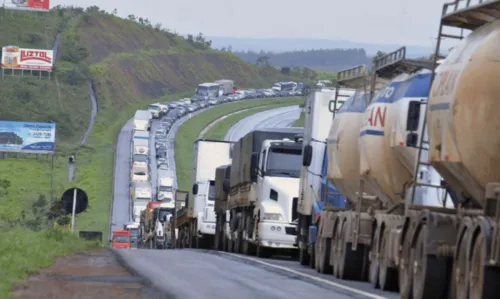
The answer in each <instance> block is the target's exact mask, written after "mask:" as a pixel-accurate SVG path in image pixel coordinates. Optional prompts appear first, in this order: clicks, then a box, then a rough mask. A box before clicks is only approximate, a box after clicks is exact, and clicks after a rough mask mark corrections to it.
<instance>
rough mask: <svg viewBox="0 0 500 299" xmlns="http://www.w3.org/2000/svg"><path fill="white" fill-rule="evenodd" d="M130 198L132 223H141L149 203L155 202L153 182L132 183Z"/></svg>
mask: <svg viewBox="0 0 500 299" xmlns="http://www.w3.org/2000/svg"><path fill="white" fill-rule="evenodd" d="M130 198H131V202H132V215H131V216H132V219H133V220H132V221H134V222H139V221H140V216H141V212H142V211H143V210H144V209H145V208H146V205H147V204H148V202H149V201H151V200H153V191H152V188H151V182H133V183H131V186H130Z"/></svg>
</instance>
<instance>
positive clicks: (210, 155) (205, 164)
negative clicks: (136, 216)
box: [176, 140, 232, 248]
mask: <svg viewBox="0 0 500 299" xmlns="http://www.w3.org/2000/svg"><path fill="white" fill-rule="evenodd" d="M231 147H232V142H229V141H220V140H197V141H195V143H194V144H193V168H192V172H191V175H192V179H191V182H192V193H191V194H190V195H189V200H188V204H187V206H185V207H184V208H182V209H181V210H180V211H179V212H178V213H177V217H176V218H177V220H176V225H177V226H176V228H178V230H179V239H181V240H184V241H185V242H188V243H183V244H182V245H181V247H182V246H184V247H186V246H189V247H194V248H212V246H213V239H214V235H215V212H214V201H215V198H214V187H215V169H216V168H217V167H219V166H221V165H225V164H228V163H230V162H231Z"/></svg>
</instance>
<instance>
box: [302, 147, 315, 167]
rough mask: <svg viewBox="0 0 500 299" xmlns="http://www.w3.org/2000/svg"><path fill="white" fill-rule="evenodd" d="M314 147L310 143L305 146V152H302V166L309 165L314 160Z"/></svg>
mask: <svg viewBox="0 0 500 299" xmlns="http://www.w3.org/2000/svg"><path fill="white" fill-rule="evenodd" d="M312 152H313V148H312V146H311V145H310V144H308V145H306V146H305V147H304V152H303V153H302V166H306V167H309V166H310V165H311V161H312Z"/></svg>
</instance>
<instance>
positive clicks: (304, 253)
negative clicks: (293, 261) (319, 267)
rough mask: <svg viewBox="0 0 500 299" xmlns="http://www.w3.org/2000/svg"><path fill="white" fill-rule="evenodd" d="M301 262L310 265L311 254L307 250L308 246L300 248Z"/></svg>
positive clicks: (303, 264)
mask: <svg viewBox="0 0 500 299" xmlns="http://www.w3.org/2000/svg"><path fill="white" fill-rule="evenodd" d="M299 262H300V264H301V265H302V266H307V265H309V254H308V252H307V248H305V249H302V248H301V249H299Z"/></svg>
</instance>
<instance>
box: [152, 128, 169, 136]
mask: <svg viewBox="0 0 500 299" xmlns="http://www.w3.org/2000/svg"><path fill="white" fill-rule="evenodd" d="M165 134H167V131H165V130H164V129H157V130H156V131H155V135H156V136H158V135H165Z"/></svg>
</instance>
